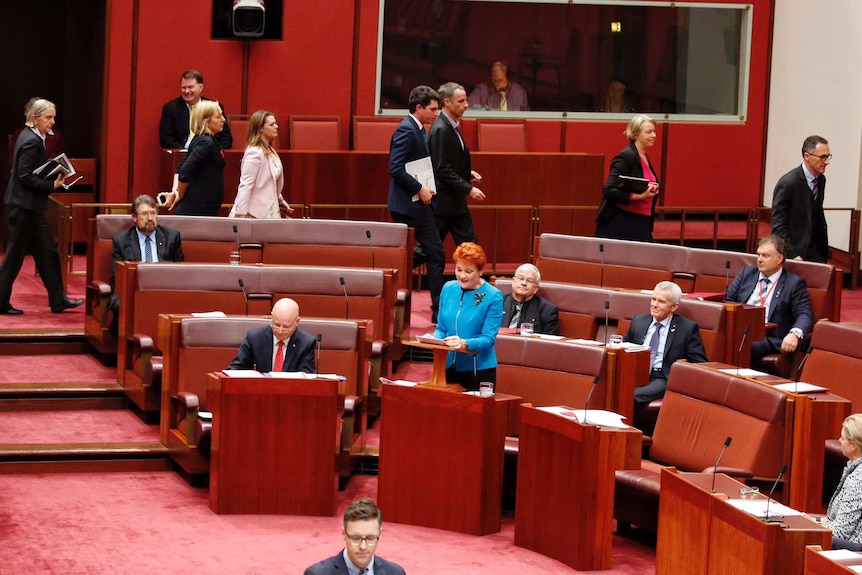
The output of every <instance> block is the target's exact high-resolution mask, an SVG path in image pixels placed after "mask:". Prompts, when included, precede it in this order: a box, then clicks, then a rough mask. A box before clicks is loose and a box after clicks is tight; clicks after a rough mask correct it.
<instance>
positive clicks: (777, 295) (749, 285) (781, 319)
mask: <svg viewBox="0 0 862 575" xmlns="http://www.w3.org/2000/svg"><path fill="white" fill-rule="evenodd" d="M759 279H760V271H759V270H758V269H757V268H756V267H755V266H748V267H746V268H743V269H742V271H741V272H739V275H737V276H736V277H735V278H734V280H733V283H732V284H730V287H729V288H727V301H735V302H740V303H745V302H747V301H748V298H750V297H751V294H752V292H754V289H755V288H756V287H757V283H758V281H759ZM766 321H768V322H772V323H774V324H776V325H777V328H776V330H775V335H774V336H771V337H767V338H766V339H768V340H769V341H770V343H772V345H773V346H774V347H776V348H778V349H780V348H781V340H782V339H784V336H786V335H787V334H788V333H790V330H791V329H793V328H794V327H798V328H799V329H801V330H802V333H803V334H805V335H808V334H809V333H811V330H812V329H813V328H814V314H813V313H812V311H811V301H810V300H809V299H808V288H807V286H806V285H805V280H804V279H802V278H801V277H799V276H798V275H796V274H794V273H790V272H789V271H787V270H786V269H785V270H784V271H783V272H782V273H781V275H780V276H779V277H778V282H777V283H776V285H775V288H774V289H773V292H772V304H771V305H770V306H769V317H768V318H766Z"/></svg>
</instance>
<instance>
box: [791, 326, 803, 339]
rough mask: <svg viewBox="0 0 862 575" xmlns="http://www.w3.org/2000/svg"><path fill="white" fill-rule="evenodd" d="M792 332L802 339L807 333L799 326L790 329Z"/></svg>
mask: <svg viewBox="0 0 862 575" xmlns="http://www.w3.org/2000/svg"><path fill="white" fill-rule="evenodd" d="M790 333H792V334H793V335H795V336H796V339H802V338H803V337H805V334H804V333H802V330H801V329H799V328H798V327H794V328H793V329H791V330H790Z"/></svg>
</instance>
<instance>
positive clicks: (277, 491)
mask: <svg viewBox="0 0 862 575" xmlns="http://www.w3.org/2000/svg"><path fill="white" fill-rule="evenodd" d="M207 404H208V405H209V406H210V408H211V410H212V414H213V426H212V450H211V451H212V455H211V464H210V509H212V510H213V511H215V512H216V513H259V514H290V515H325V516H332V515H335V508H336V500H335V499H336V494H337V491H338V476H337V475H336V473H335V456H336V453H337V452H338V440H339V437H338V417H339V415H338V413H339V411H338V382H337V381H333V380H323V379H312V380H309V379H295V380H294V379H276V378H270V377H250V378H238V377H228V376H226V375H224V374H223V373H211V374H209V382H208V388H207Z"/></svg>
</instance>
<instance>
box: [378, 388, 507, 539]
mask: <svg viewBox="0 0 862 575" xmlns="http://www.w3.org/2000/svg"><path fill="white" fill-rule="evenodd" d="M381 387H382V389H381V393H382V398H381V399H382V405H381V421H380V461H379V466H380V471H379V475H378V487H377V489H378V502H379V504H380V507H381V509H385V510H386V521H394V522H395V523H407V524H409V525H421V526H424V527H433V528H436V529H445V530H447V531H457V532H459V533H467V534H470V535H487V534H489V533H496V532H497V531H499V530H500V513H501V501H502V495H503V442H504V437H505V433H506V413H507V404H508V403H509V402H511V401H517V402H520V400H521V398H519V397H515V396H508V395H503V394H497V395H495V396H494V397H478V396H476V395H467V394H461V393H451V392H448V391H445V390H439V389H433V388H427V387H426V388H420V387H404V386H400V385H395V384H384V385H383V386H381Z"/></svg>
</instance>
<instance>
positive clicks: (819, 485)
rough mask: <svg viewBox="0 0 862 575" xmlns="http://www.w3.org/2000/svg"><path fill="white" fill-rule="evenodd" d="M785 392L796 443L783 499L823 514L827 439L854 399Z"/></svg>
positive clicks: (768, 380) (768, 378)
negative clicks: (786, 489) (791, 410)
mask: <svg viewBox="0 0 862 575" xmlns="http://www.w3.org/2000/svg"><path fill="white" fill-rule="evenodd" d="M697 365H698V366H702V367H704V368H706V369H716V370H717V369H735V367H734V366H732V365H728V364H724V363H719V362H709V363H699V364H697ZM746 379H750V380H751V381H756V382H757V383H760V384H762V385H769V386H773V385H778V384H781V383H788V382H790V383H792V381H791V380H788V379H784V378H781V377H778V376H775V375H765V376H758V377H748V378H746ZM785 393H787V395H789V396H790V397H791V398H792V399H793V403H792V405H793V438H792V441H793V445H792V452H791V460H790V462H789V463H788V467H789V472H788V475H787V484H788V486H789V488H790V489H789V494H788V495H783V498H785V499H786V500H787V504H788V505H790V506H791V507H793V508H794V509H799V510H801V511H807V512H810V513H821V512H823V501H822V492H823V466H824V461H825V458H826V440H827V439H836V438H837V437H838V436H839V435H840V434H841V424H842V422H843V421H844V419H845V418H846V417H847V416H848V415H850V407H851V402H850V401H849V400H847V399H844V398H843V397H839V396H837V395H834V394H832V393H793V392H792V391H789V392H785ZM777 471H778V470H776V473H777Z"/></svg>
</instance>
